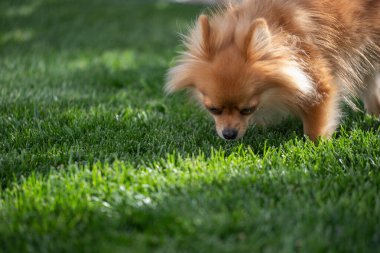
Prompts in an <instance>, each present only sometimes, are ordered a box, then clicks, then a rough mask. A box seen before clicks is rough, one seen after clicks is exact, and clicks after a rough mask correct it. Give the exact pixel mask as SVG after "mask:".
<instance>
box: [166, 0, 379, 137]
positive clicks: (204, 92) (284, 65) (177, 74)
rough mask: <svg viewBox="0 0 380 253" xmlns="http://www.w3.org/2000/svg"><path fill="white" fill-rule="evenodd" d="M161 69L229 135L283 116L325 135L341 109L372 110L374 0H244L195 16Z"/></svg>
mask: <svg viewBox="0 0 380 253" xmlns="http://www.w3.org/2000/svg"><path fill="white" fill-rule="evenodd" d="M184 47H185V50H184V51H183V52H182V53H180V54H179V56H178V58H177V60H176V61H175V64H174V66H173V67H172V68H170V69H169V71H168V73H167V82H166V85H165V90H166V92H167V93H168V94H170V93H173V92H175V91H178V90H182V89H188V90H190V91H191V93H192V95H193V96H194V97H195V98H196V101H198V102H200V104H201V105H203V107H204V108H206V109H207V110H208V111H209V112H210V114H211V115H212V116H213V118H214V120H215V124H216V130H217V133H218V135H219V136H220V137H222V138H224V139H226V140H235V139H238V138H240V137H242V136H243V135H244V134H245V132H246V130H247V128H248V127H249V126H250V125H251V124H252V123H253V124H257V125H267V124H273V123H277V122H279V121H280V120H281V119H283V118H284V117H286V115H289V114H291V115H295V116H296V117H299V118H300V119H301V120H302V123H303V131H304V134H305V135H306V136H308V137H309V138H310V139H311V140H313V141H316V140H317V139H319V138H330V137H331V136H332V134H333V133H334V132H335V130H336V128H337V127H338V125H339V121H340V119H341V116H342V113H341V110H340V106H341V104H342V102H343V101H347V102H348V103H349V104H351V105H352V106H355V103H354V102H353V101H354V100H353V99H356V98H361V99H363V101H364V105H365V108H366V110H367V112H368V113H369V114H372V115H375V116H379V115H380V75H379V73H380V0H334V1H331V0H243V1H235V2H232V1H231V2H229V3H225V4H223V5H221V6H219V8H218V9H216V10H214V11H213V13H212V14H210V15H209V16H208V15H205V14H202V15H200V16H199V18H198V20H197V22H196V23H195V25H194V26H193V27H192V28H190V31H189V32H188V34H187V35H184Z"/></svg>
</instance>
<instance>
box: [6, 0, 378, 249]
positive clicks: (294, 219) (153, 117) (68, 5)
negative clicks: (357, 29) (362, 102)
mask: <svg viewBox="0 0 380 253" xmlns="http://www.w3.org/2000/svg"><path fill="white" fill-rule="evenodd" d="M202 8H203V7H202V6H197V5H182V4H172V3H170V4H169V3H164V2H154V1H137V0H136V1H132V0H130V1H122V0H108V1H100V0H93V1H85V0H77V1H74V0H65V1H57V0H28V1H27V0H3V1H1V2H0V88H1V89H0V183H1V193H0V251H1V252H40V253H42V252H379V251H380V187H379V185H380V172H379V168H380V156H379V154H380V124H379V121H378V120H377V119H375V118H371V117H369V116H366V115H365V114H363V113H361V112H352V111H350V110H348V109H347V110H346V114H347V115H346V117H345V120H344V122H343V123H342V126H341V128H340V129H339V131H338V133H337V134H336V136H334V138H333V139H332V140H328V141H322V142H320V143H319V144H317V145H314V144H313V143H311V142H310V141H308V140H306V139H304V138H303V136H302V127H301V124H300V122H298V121H297V120H293V119H289V120H287V121H286V122H284V123H282V124H281V125H280V126H277V127H273V128H269V129H258V128H252V129H251V130H250V131H249V132H248V134H247V136H246V137H245V138H244V139H243V140H241V141H237V142H225V141H223V140H220V139H219V138H218V137H217V136H216V134H215V133H214V130H213V123H212V122H211V120H210V119H209V118H208V116H207V115H206V114H205V113H204V112H202V111H200V110H199V109H198V108H197V107H195V106H193V105H192V104H191V103H187V102H185V103H184V102H183V101H187V100H186V98H185V94H178V95H175V96H173V97H165V96H164V95H163V92H162V87H163V83H164V74H165V71H166V69H167V68H168V66H169V65H170V62H171V60H172V58H173V57H174V56H175V51H176V50H178V49H179V47H178V45H179V39H178V36H177V32H178V31H181V30H183V29H184V28H185V27H186V25H188V24H189V23H190V22H191V21H192V20H194V19H195V17H196V15H197V14H198V13H199V12H200V11H201V10H202Z"/></svg>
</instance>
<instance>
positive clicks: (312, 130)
mask: <svg viewBox="0 0 380 253" xmlns="http://www.w3.org/2000/svg"><path fill="white" fill-rule="evenodd" d="M339 119H340V110H339V92H338V91H337V89H336V88H333V87H331V86H329V87H328V88H327V89H324V91H323V92H322V94H321V99H320V101H319V103H317V104H315V105H310V106H309V107H308V108H306V109H305V110H304V112H303V113H302V121H303V131H304V134H305V135H307V136H308V137H309V138H310V139H311V140H312V141H316V140H317V139H318V138H319V137H324V138H330V137H331V135H332V134H333V133H334V131H335V129H336V128H337V126H338V124H339Z"/></svg>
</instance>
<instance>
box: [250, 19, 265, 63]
mask: <svg viewBox="0 0 380 253" xmlns="http://www.w3.org/2000/svg"><path fill="white" fill-rule="evenodd" d="M271 43H272V35H271V33H270V31H269V28H268V24H267V22H266V20H265V19H263V18H258V19H255V20H254V21H253V22H252V23H251V26H250V29H249V31H248V34H247V37H246V41H245V46H246V49H247V57H249V58H251V57H254V58H260V57H261V56H263V55H264V54H266V53H267V51H268V49H269V48H270V45H271Z"/></svg>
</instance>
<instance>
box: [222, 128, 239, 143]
mask: <svg viewBox="0 0 380 253" xmlns="http://www.w3.org/2000/svg"><path fill="white" fill-rule="evenodd" d="M222 134H223V137H224V138H225V139H226V140H234V139H236V137H237V136H238V131H237V130H236V129H235V128H225V129H223V131H222Z"/></svg>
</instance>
